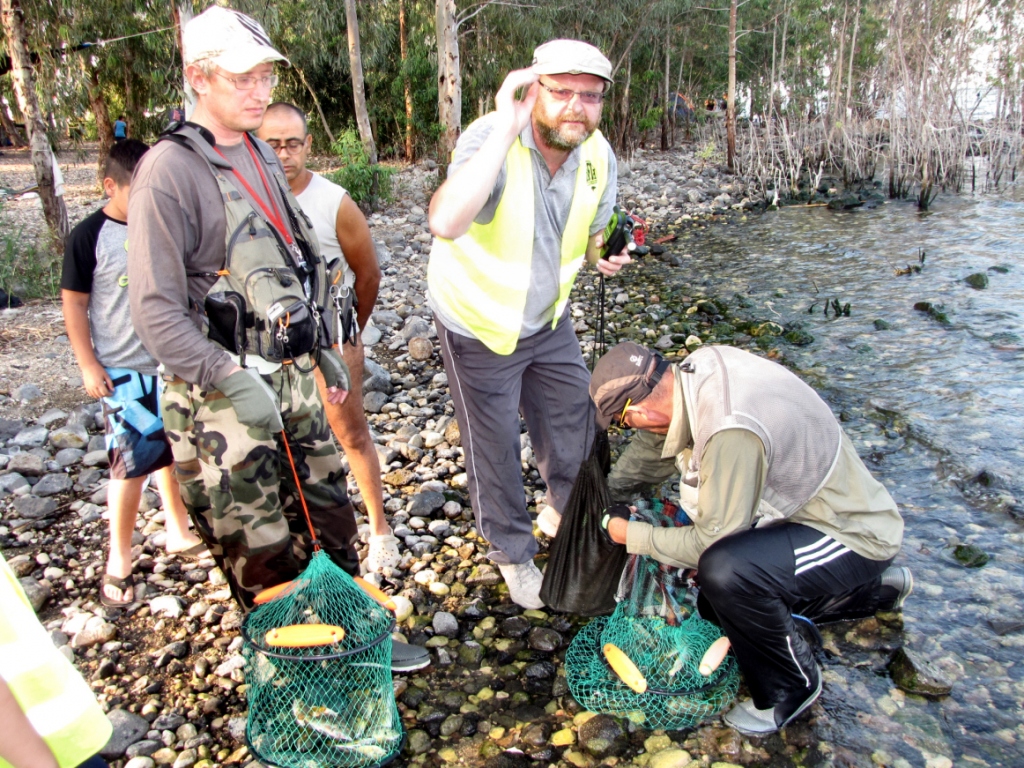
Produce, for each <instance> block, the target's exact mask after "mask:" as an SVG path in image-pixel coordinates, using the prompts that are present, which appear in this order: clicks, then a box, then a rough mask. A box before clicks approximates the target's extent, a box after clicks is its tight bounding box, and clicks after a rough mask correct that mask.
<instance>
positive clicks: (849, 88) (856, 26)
mask: <svg viewBox="0 0 1024 768" xmlns="http://www.w3.org/2000/svg"><path fill="white" fill-rule="evenodd" d="M855 14H856V15H855V16H854V17H853V39H852V40H851V41H850V68H849V70H847V73H846V106H845V108H844V110H843V111H844V112H845V113H846V119H849V117H850V100H851V97H852V96H853V59H854V57H855V56H856V55H857V33H858V32H860V0H857V10H856V11H855Z"/></svg>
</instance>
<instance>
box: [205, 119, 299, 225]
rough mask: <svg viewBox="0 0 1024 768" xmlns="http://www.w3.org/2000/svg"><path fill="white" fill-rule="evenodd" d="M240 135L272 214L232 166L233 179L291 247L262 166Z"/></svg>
mask: <svg viewBox="0 0 1024 768" xmlns="http://www.w3.org/2000/svg"><path fill="white" fill-rule="evenodd" d="M242 135H243V140H244V141H245V147H246V149H248V150H249V155H250V156H251V157H252V162H253V165H255V166H256V170H257V171H258V172H259V174H260V179H262V180H263V189H265V190H266V191H267V199H268V200H270V205H271V206H273V208H274V210H273V213H271V210H270V208H268V207H267V204H266V203H264V202H263V198H262V197H260V196H259V195H258V194H256V191H255V190H254V189H253V188H252V187H250V186H249V182H247V181H246V180H245V177H244V176H242V174H240V173H239V172H238V171H237V170H235V168H234V166H232V167H231V172H232V173H233V174H235V178H237V179H238V180H239V181H240V182H242V186H243V187H245V190H246V191H247V192H248V193H249V194H250V195H252V197H253V199H254V200H255V201H256V202H257V203H258V204H259V206H260V208H262V209H263V213H265V214H266V215H267V218H268V219H269V220H270V223H271V224H273V225H274V226H275V227H276V228H277V231H278V232H280V233H281V237H283V238H284V241H285V242H286V243H288V245H291V244H292V236H291V233H290V232H289V231H288V228H287V227H286V226H285V225H284V219H283V218H281V212H280V211H279V210H278V209H277V203H276V202H275V201H274V195H273V193H271V191H270V184H268V183H267V177H266V175H265V174H264V173H263V166H261V165H260V162H259V160H257V158H256V153H255V152H254V151H253V149H252V144H250V143H249V137H248V136H247V135H246V134H242ZM213 151H214V152H216V153H217V154H218V155H220V156H221V157H224V153H223V152H221V151H220V150H219V149H218V148H217V147H214V148H213ZM224 159H225V160H227V158H226V157H224Z"/></svg>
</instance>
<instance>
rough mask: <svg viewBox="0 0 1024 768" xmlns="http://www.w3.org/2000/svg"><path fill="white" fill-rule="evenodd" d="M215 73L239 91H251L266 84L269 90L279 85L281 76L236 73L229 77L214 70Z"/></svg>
mask: <svg viewBox="0 0 1024 768" xmlns="http://www.w3.org/2000/svg"><path fill="white" fill-rule="evenodd" d="M213 74H215V75H217V76H218V77H223V78H224V79H225V80H227V81H229V82H231V83H233V84H234V86H235V89H236V90H239V91H251V90H252V89H253V88H255V87H256V86H257V85H262V86H264V87H265V88H266V89H267V90H272V89H273V88H275V87H276V86H277V83H278V81H279V80H280V78H279V77H278V76H277V75H264V76H263V77H257V76H256V75H235V76H234V77H228V76H227V75H222V74H221V73H220V72H214V73H213Z"/></svg>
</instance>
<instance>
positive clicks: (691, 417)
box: [590, 342, 914, 736]
mask: <svg viewBox="0 0 1024 768" xmlns="http://www.w3.org/2000/svg"><path fill="white" fill-rule="evenodd" d="M590 394H591V396H592V397H593V399H594V402H595V404H596V405H597V411H598V423H599V424H600V425H601V426H603V427H607V426H608V425H609V424H611V423H613V422H615V423H618V424H619V425H621V426H624V427H629V428H632V429H637V430H641V432H640V434H641V435H643V434H645V433H649V435H650V436H654V437H655V438H659V437H660V439H655V440H651V439H647V440H641V441H636V440H635V441H634V442H632V443H630V445H629V446H627V448H626V450H625V451H624V452H623V454H622V456H621V457H620V458H619V460H618V461H617V462H616V464H615V467H614V468H613V470H612V473H611V476H610V477H609V484H610V485H616V484H617V485H618V486H620V487H622V486H628V485H630V484H631V483H642V482H643V481H645V480H646V481H648V482H660V481H661V480H664V479H665V478H666V473H665V472H664V471H663V469H662V468H663V467H664V466H665V465H666V464H673V463H674V464H675V466H676V468H677V471H678V472H680V473H681V475H682V476H681V478H680V486H681V487H683V488H686V487H692V486H696V497H697V499H696V505H695V508H694V505H689V509H688V510H687V512H688V513H689V515H690V517H691V519H692V524H691V525H686V526H682V527H677V528H655V527H653V526H651V525H649V524H648V523H645V522H638V521H630V512H631V510H630V508H629V507H627V506H625V505H623V504H618V505H615V506H612V507H609V508H608V509H607V510H606V511H605V515H604V518H603V520H602V526H603V527H604V528H605V530H606V532H607V534H608V536H609V538H610V539H611V540H612V541H614V542H615V543H616V544H624V545H625V546H626V549H627V550H628V551H629V552H630V554H640V555H647V556H649V557H653V558H654V559H655V560H658V561H659V562H662V563H666V564H668V565H672V566H676V567H678V568H696V569H697V575H698V578H699V580H700V587H701V588H700V595H699V598H698V603H697V607H698V610H699V611H700V614H701V616H702V617H704V618H705V619H709V620H711V621H713V622H715V623H716V624H719V625H720V626H721V627H722V629H723V630H724V631H725V634H726V635H727V636H728V637H729V640H730V642H731V643H732V649H733V652H734V653H735V654H736V661H737V662H738V663H739V667H740V671H741V672H742V674H743V677H744V679H745V680H746V682H747V686H748V687H749V688H750V693H751V695H752V696H753V700H747V701H742V702H740V703H738V704H737V705H736V706H735V707H734V708H733V709H731V710H730V711H729V712H727V713H726V714H725V716H724V718H723V719H724V720H725V722H726V724H727V725H730V726H732V727H733V728H735V729H736V730H738V731H740V732H741V733H745V734H748V735H755V736H760V735H764V734H768V733H773V732H775V731H776V730H778V729H780V728H782V727H783V726H785V725H786V724H787V723H789V722H790V721H791V720H793V719H794V718H796V717H797V716H798V715H800V714H801V713H802V712H804V711H806V710H807V708H808V707H810V706H811V704H813V703H814V701H815V699H817V698H818V696H819V694H820V693H821V670H820V669H819V668H818V665H817V663H816V662H815V660H814V656H813V653H812V651H811V648H810V646H809V645H808V644H807V643H806V642H805V641H804V639H803V637H802V636H801V635H800V633H799V632H797V631H796V628H795V625H794V621H793V614H794V613H796V614H799V615H802V616H805V617H807V618H809V619H811V620H812V621H839V620H842V619H853V618H862V617H864V616H870V615H872V614H873V613H874V612H875V611H876V610H898V609H900V608H901V607H902V606H903V601H904V600H905V599H906V597H907V595H909V594H910V592H911V590H912V589H913V585H914V581H913V578H912V576H911V573H910V570H909V569H908V568H905V567H892V561H893V558H894V557H895V556H896V554H897V553H898V552H899V550H900V544H901V543H902V540H903V519H902V518H901V517H900V514H899V512H898V511H897V509H896V503H895V502H894V501H893V499H892V497H891V496H890V495H889V493H888V491H886V490H885V487H884V486H882V484H881V483H879V482H878V481H877V480H875V479H874V478H873V477H872V476H871V473H870V472H869V471H868V469H867V467H865V466H864V462H862V461H861V460H860V457H859V456H858V455H857V451H856V449H855V448H854V447H853V443H851V442H850V438H849V437H847V436H846V433H844V432H843V430H842V428H841V427H840V426H839V423H838V422H837V421H836V419H835V417H834V416H833V415H832V411H831V409H830V408H829V407H828V405H827V404H826V403H825V401H824V400H822V399H821V398H820V397H818V395H817V394H816V393H815V392H814V390H813V389H811V388H810V387H809V386H807V385H806V384H805V383H804V382H802V381H801V380H800V379H798V378H797V377H796V376H795V375H794V374H792V373H791V372H789V371H787V370H786V369H785V368H783V367H782V366H781V365H778V364H777V363H773V362H771V361H770V360H765V359H764V358H761V357H758V356H757V355H753V354H751V353H749V352H745V351H742V350H739V349H735V348H733V347H718V346H709V347H702V348H701V349H699V350H697V351H696V352H694V353H693V354H691V355H690V356H689V357H687V358H686V359H685V360H684V361H683V362H681V363H677V364H674V365H673V364H670V363H669V362H668V361H667V360H665V359H664V358H662V357H661V356H660V355H659V354H657V353H656V352H653V351H651V350H649V349H646V348H644V347H641V346H639V345H638V344H633V343H632V342H624V343H622V344H619V345H617V346H615V347H614V348H612V349H611V350H609V352H608V353H607V354H606V355H605V356H604V357H602V358H601V359H600V360H599V361H598V363H597V365H596V366H594V375H593V378H592V379H591V382H590Z"/></svg>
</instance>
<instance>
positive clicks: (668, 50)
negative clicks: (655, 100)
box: [661, 20, 675, 152]
mask: <svg viewBox="0 0 1024 768" xmlns="http://www.w3.org/2000/svg"><path fill="white" fill-rule="evenodd" d="M671 31H672V25H671V24H669V23H668V20H666V23H665V88H664V91H665V93H664V98H663V100H662V104H664V105H665V109H664V110H663V111H662V113H661V151H662V152H666V151H668V132H669V109H671V110H672V114H673V119H674V115H675V104H674V103H672V104H670V103H669V98H668V96H669V80H668V78H669V65H670V63H671V60H672V46H671V38H670V36H669V35H670V33H671Z"/></svg>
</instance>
